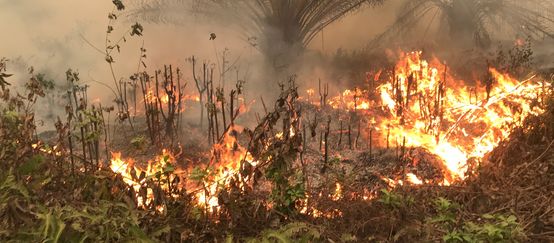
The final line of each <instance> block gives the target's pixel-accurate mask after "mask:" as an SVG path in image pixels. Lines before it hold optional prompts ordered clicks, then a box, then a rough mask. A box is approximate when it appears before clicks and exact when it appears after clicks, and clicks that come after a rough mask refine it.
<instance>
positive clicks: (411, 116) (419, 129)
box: [307, 51, 551, 185]
mask: <svg viewBox="0 0 554 243" xmlns="http://www.w3.org/2000/svg"><path fill="white" fill-rule="evenodd" d="M488 74H489V76H488V77H486V78H485V80H483V81H477V82H474V83H471V84H470V83H466V82H464V81H462V80H458V79H456V78H454V77H453V76H451V75H450V73H449V71H448V66H447V65H446V64H444V63H441V62H440V61H438V60H437V59H434V60H432V61H431V62H428V61H426V60H423V59H422V52H421V51H414V52H409V53H402V54H401V55H400V59H399V61H398V63H397V64H396V65H395V68H394V70H391V72H390V74H389V76H390V78H389V82H387V83H384V84H381V85H379V86H378V87H377V88H376V92H377V94H378V97H379V98H378V100H376V101H374V100H371V99H370V95H369V94H371V93H372V92H370V91H364V90H360V89H358V88H356V89H354V90H344V91H343V92H341V93H340V94H339V95H338V96H335V97H331V98H329V99H328V105H329V106H330V107H331V108H333V109H343V110H348V111H358V112H361V113H363V114H366V115H367V117H368V119H370V120H371V122H370V123H371V124H369V127H371V128H372V130H373V131H376V132H378V133H380V134H379V136H380V139H382V140H386V143H387V144H394V142H391V141H398V142H397V143H396V146H406V147H421V148H425V149H427V150H428V151H429V152H430V153H432V154H434V155H437V156H438V157H440V158H441V159H442V161H443V164H442V165H441V168H442V169H443V171H444V175H443V177H444V181H443V182H442V183H440V184H442V185H450V184H452V183H454V182H456V181H460V180H464V179H465V178H466V177H467V176H466V175H467V172H468V165H467V162H468V160H469V159H471V158H476V159H477V162H478V163H479V162H480V160H482V158H483V157H484V156H485V155H486V154H487V153H489V152H490V151H492V150H493V149H494V148H495V147H496V146H497V145H498V144H499V143H500V142H501V141H502V140H504V139H506V138H508V136H509V135H510V133H511V130H512V129H513V128H515V127H517V126H520V125H521V124H522V122H523V120H524V119H525V118H526V117H528V116H530V115H538V114H540V113H542V112H544V110H543V109H542V108H541V107H540V106H537V105H534V104H535V103H536V102H535V101H540V99H541V97H543V95H544V94H546V93H548V92H550V90H551V84H549V83H547V82H538V81H534V80H533V79H529V80H525V81H518V80H516V79H514V78H513V77H510V76H509V75H507V74H503V73H501V72H499V71H498V70H496V69H494V68H490V69H489V70H488ZM386 75H387V74H385V72H383V71H382V70H381V71H379V72H378V77H377V76H375V78H374V79H375V81H378V80H379V79H381V77H384V76H386ZM371 78H372V77H369V76H368V79H371ZM307 93H308V96H309V97H311V96H313V95H314V93H315V92H314V90H313V89H309V90H308V91H307ZM316 95H317V94H316ZM310 103H312V104H314V105H319V103H315V102H310ZM383 112H385V115H383ZM376 116H377V118H376ZM401 142H402V143H401ZM383 143H385V142H383ZM405 177H406V178H408V180H409V181H410V183H411V184H421V183H425V182H424V181H421V180H420V179H419V178H417V177H416V176H415V175H413V174H407V175H405ZM416 178H417V180H416ZM401 183H403V182H401ZM389 184H400V183H398V181H395V182H394V183H389Z"/></svg>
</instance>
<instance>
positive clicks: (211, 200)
mask: <svg viewBox="0 0 554 243" xmlns="http://www.w3.org/2000/svg"><path fill="white" fill-rule="evenodd" d="M237 132H238V131H237V130H235V128H231V129H230V131H229V132H227V133H225V135H224V137H223V140H222V142H220V143H219V144H215V145H214V146H213V149H212V161H211V163H210V164H214V166H213V167H212V169H210V167H208V169H206V171H207V172H208V177H209V178H206V180H204V181H203V182H202V185H201V186H202V189H201V190H198V192H197V193H196V195H195V196H196V199H197V204H198V205H199V206H201V207H203V208H206V209H207V210H208V211H209V212H218V211H219V209H220V204H219V199H218V194H219V192H220V191H221V189H222V188H229V187H231V186H232V184H233V183H237V184H238V187H239V189H240V190H244V188H245V186H246V185H245V182H246V181H247V180H248V179H249V178H248V177H243V175H242V174H241V173H240V170H241V168H242V166H243V165H244V163H249V164H250V165H253V166H255V165H256V162H254V161H253V159H252V156H251V155H250V153H248V151H247V150H246V149H245V148H244V147H242V146H240V145H239V144H238V141H237V138H236V133H237Z"/></svg>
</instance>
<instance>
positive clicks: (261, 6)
mask: <svg viewBox="0 0 554 243" xmlns="http://www.w3.org/2000/svg"><path fill="white" fill-rule="evenodd" d="M383 1H384V0H188V1H187V0H157V1H141V2H138V3H135V4H134V5H135V6H134V8H133V9H132V10H131V12H130V15H132V16H135V17H139V18H142V19H143V20H146V21H150V22H154V23H177V24H178V23H182V21H184V18H183V17H182V16H184V15H186V13H187V12H188V13H199V14H200V16H204V17H207V18H209V19H214V20H216V21H220V22H222V23H235V24H236V25H237V26H240V27H241V28H242V33H243V35H244V37H245V39H248V40H252V39H253V38H256V39H257V43H256V45H259V46H258V47H257V48H259V50H260V51H261V52H262V53H263V54H265V55H266V56H267V57H268V58H270V59H271V60H272V61H273V62H276V59H279V57H282V56H283V55H284V56H287V55H290V54H294V53H301V52H302V50H304V49H305V47H306V46H307V45H308V44H309V43H310V41H312V39H313V38H314V37H315V36H316V35H317V34H318V33H319V32H320V31H321V30H322V29H323V28H325V27H326V26H328V25H329V24H331V23H333V22H335V21H337V20H339V19H340V18H342V17H344V16H346V15H347V14H348V13H351V12H352V11H355V10H357V9H359V8H360V7H362V6H363V5H369V6H375V5H377V4H379V3H382V2H383Z"/></svg>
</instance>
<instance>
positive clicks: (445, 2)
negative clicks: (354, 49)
mask: <svg viewBox="0 0 554 243" xmlns="http://www.w3.org/2000/svg"><path fill="white" fill-rule="evenodd" d="M553 11H554V4H553V3H552V1H548V0H526V1H521V0H408V1H406V2H405V3H404V5H403V7H402V9H401V11H400V14H399V15H398V17H397V19H396V21H395V23H394V24H393V25H392V26H391V27H390V28H388V29H387V30H386V31H385V32H384V33H382V34H381V35H379V36H378V37H377V38H375V39H374V40H373V41H372V42H371V43H370V47H375V46H378V45H381V44H382V43H389V41H390V40H392V39H398V38H409V39H412V38H414V31H418V32H419V34H420V36H419V37H416V38H424V39H432V40H435V41H436V40H442V41H449V42H451V41H454V42H457V43H473V44H472V45H475V46H477V47H480V48H486V47H488V46H489V45H490V43H491V42H492V41H493V40H495V39H497V38H499V37H501V36H502V35H504V36H507V35H524V36H529V37H530V38H532V39H539V38H542V37H544V36H549V37H553V36H554V29H552V27H554V19H552V16H547V15H546V13H549V12H550V13H552V12H553ZM432 26H434V27H435V28H434V29H435V30H436V31H437V32H436V33H435V34H434V35H432V36H433V37H434V38H428V36H430V34H429V33H428V32H429V30H430V28H431V27H432ZM421 30H423V36H421V34H422V33H421Z"/></svg>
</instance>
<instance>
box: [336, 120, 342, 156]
mask: <svg viewBox="0 0 554 243" xmlns="http://www.w3.org/2000/svg"><path fill="white" fill-rule="evenodd" d="M341 143H342V120H341V121H340V129H339V143H338V145H337V147H338V148H339V149H340V145H341Z"/></svg>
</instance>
